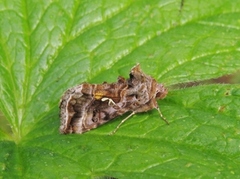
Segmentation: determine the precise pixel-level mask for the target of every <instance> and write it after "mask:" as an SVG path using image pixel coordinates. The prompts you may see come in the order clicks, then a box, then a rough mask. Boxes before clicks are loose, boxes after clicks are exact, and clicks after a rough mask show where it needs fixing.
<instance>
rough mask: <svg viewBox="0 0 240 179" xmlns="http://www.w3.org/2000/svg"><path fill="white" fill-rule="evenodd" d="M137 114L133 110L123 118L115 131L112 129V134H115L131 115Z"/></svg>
mask: <svg viewBox="0 0 240 179" xmlns="http://www.w3.org/2000/svg"><path fill="white" fill-rule="evenodd" d="M134 114H135V112H132V113H131V114H129V115H128V116H127V117H126V118H125V119H123V120H122V121H121V122H120V124H118V126H117V127H116V128H115V130H114V131H112V132H111V133H110V134H111V135H113V134H114V133H115V132H116V131H117V130H118V129H119V127H120V126H121V125H122V124H123V123H124V122H125V121H126V120H128V119H129V118H130V117H132V116H133V115H134Z"/></svg>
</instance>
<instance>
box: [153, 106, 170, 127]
mask: <svg viewBox="0 0 240 179" xmlns="http://www.w3.org/2000/svg"><path fill="white" fill-rule="evenodd" d="M156 109H157V111H158V113H159V115H160V117H161V118H162V120H164V121H165V122H166V123H167V124H168V125H169V122H168V121H167V119H166V118H165V117H164V116H163V114H162V112H161V111H160V108H159V106H158V107H157V108H156Z"/></svg>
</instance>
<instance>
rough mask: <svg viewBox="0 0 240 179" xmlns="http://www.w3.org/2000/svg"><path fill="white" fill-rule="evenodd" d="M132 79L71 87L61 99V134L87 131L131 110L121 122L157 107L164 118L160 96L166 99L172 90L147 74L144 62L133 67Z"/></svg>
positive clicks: (120, 78) (119, 79) (121, 78)
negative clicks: (143, 68)
mask: <svg viewBox="0 0 240 179" xmlns="http://www.w3.org/2000/svg"><path fill="white" fill-rule="evenodd" d="M129 76H130V78H129V79H124V78H123V77H118V81H117V82H116V83H110V84H108V83H106V82H104V83H103V84H88V83H83V84H80V85H78V86H75V87H73V88H70V89H68V90H67V91H66V92H65V93H64V95H63V96H62V98H61V102H60V118H61V125H60V133H62V134H69V133H79V134H81V133H84V132H87V131H89V130H91V129H94V128H96V127H98V126H99V125H102V124H104V123H106V122H108V121H110V120H112V119H114V118H115V117H117V116H120V115H123V114H124V113H127V112H131V113H130V114H129V115H128V116H127V117H126V118H125V119H123V120H122V121H121V123H120V124H119V125H118V126H117V128H116V129H115V130H114V131H113V132H112V133H115V132H116V130H117V129H118V128H119V127H120V125H121V124H122V123H123V122H125V121H126V120H127V119H128V118H130V117H131V116H132V115H134V114H135V113H140V112H146V111H149V110H151V109H157V110H158V112H159V114H160V116H161V118H162V119H163V120H164V121H165V122H166V123H168V122H167V121H166V119H165V118H164V117H163V115H162V113H161V111H160V109H159V107H158V104H157V99H163V98H164V97H165V96H166V95H167V93H168V91H167V89H166V88H165V87H164V86H163V85H162V84H159V83H157V81H156V80H155V79H153V78H152V77H151V76H148V75H146V74H144V73H143V72H142V71H141V69H140V65H139V64H137V65H136V66H134V67H133V68H132V69H131V72H130V75H129Z"/></svg>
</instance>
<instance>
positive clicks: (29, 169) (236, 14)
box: [0, 0, 240, 178]
mask: <svg viewBox="0 0 240 179" xmlns="http://www.w3.org/2000/svg"><path fill="white" fill-rule="evenodd" d="M183 2H184V3H183V6H182V7H181V1H180V0H151V1H147V0H132V1H129V0H125V1H124V0H119V1H111V0H102V1H100V0H95V1H83V0H82V1H73V0H72V1H71V0H69V1H33V0H27V1H18V0H12V1H7V0H5V1H4V0H1V1H0V9H1V10H0V111H1V114H0V124H1V125H0V148H1V150H0V178H99V177H100V178H101V177H103V178H104V177H115V178H163V177H166V178H237V177H238V176H239V175H240V171H239V167H238V166H239V164H240V150H239V146H240V130H239V129H240V123H239V120H240V112H239V106H240V85H239V84H228V85H223V84H215V85H201V86H195V87H191V88H181V89H176V88H175V89H173V88H171V85H175V84H178V83H187V82H192V81H193V82H194V81H203V80H209V79H213V78H218V77H220V76H223V75H227V74H232V73H234V72H236V71H238V70H239V69H240V60H239V58H240V51H239V49H240V43H239V42H240V36H239V29H240V23H239V22H240V21H239V18H240V1H239V0H235V1H229V0H222V1H220V2H219V1H217V0H209V1H187V0H186V1H183ZM136 63H140V64H141V67H142V69H143V71H144V72H145V73H146V74H150V75H151V76H153V77H154V78H155V79H157V81H159V82H160V83H163V84H165V85H166V86H167V87H169V94H168V96H167V97H166V98H165V99H164V100H161V101H159V105H160V108H161V111H162V113H163V114H164V116H165V117H166V118H167V119H168V121H169V122H170V125H166V124H165V123H164V122H163V121H162V120H161V119H160V117H159V114H158V112H157V111H155V110H153V111H149V112H146V113H141V114H136V115H135V116H133V117H132V118H131V119H129V120H127V121H126V122H125V123H124V124H123V125H122V126H121V127H120V129H119V130H118V131H117V133H116V134H114V135H108V134H109V133H110V132H111V131H113V130H114V129H115V128H116V126H117V125H118V124H119V123H120V121H121V120H122V119H124V117H126V115H124V116H120V117H118V118H116V119H115V120H113V121H111V122H109V123H108V124H106V125H103V126H101V127H99V128H97V129H94V130H92V131H89V132H87V133H85V134H82V135H60V134H59V132H58V128H59V124H60V121H59V120H60V119H59V117H58V113H59V109H58V103H59V100H60V98H61V95H62V94H63V92H64V91H65V90H67V89H68V88H70V87H72V86H75V85H77V84H80V83H82V82H84V81H86V82H89V83H102V82H103V81H108V82H113V81H116V79H117V76H119V75H121V76H124V77H128V73H129V70H130V69H131V67H132V66H134V65H135V64H136Z"/></svg>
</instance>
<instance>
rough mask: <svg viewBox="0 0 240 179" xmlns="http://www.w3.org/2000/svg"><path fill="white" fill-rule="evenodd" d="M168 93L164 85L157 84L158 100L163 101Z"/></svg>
mask: <svg viewBox="0 0 240 179" xmlns="http://www.w3.org/2000/svg"><path fill="white" fill-rule="evenodd" d="M167 93H168V90H167V88H165V87H164V86H163V84H159V83H158V84H157V86H156V98H157V99H163V98H164V97H165V96H166V95H167Z"/></svg>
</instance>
